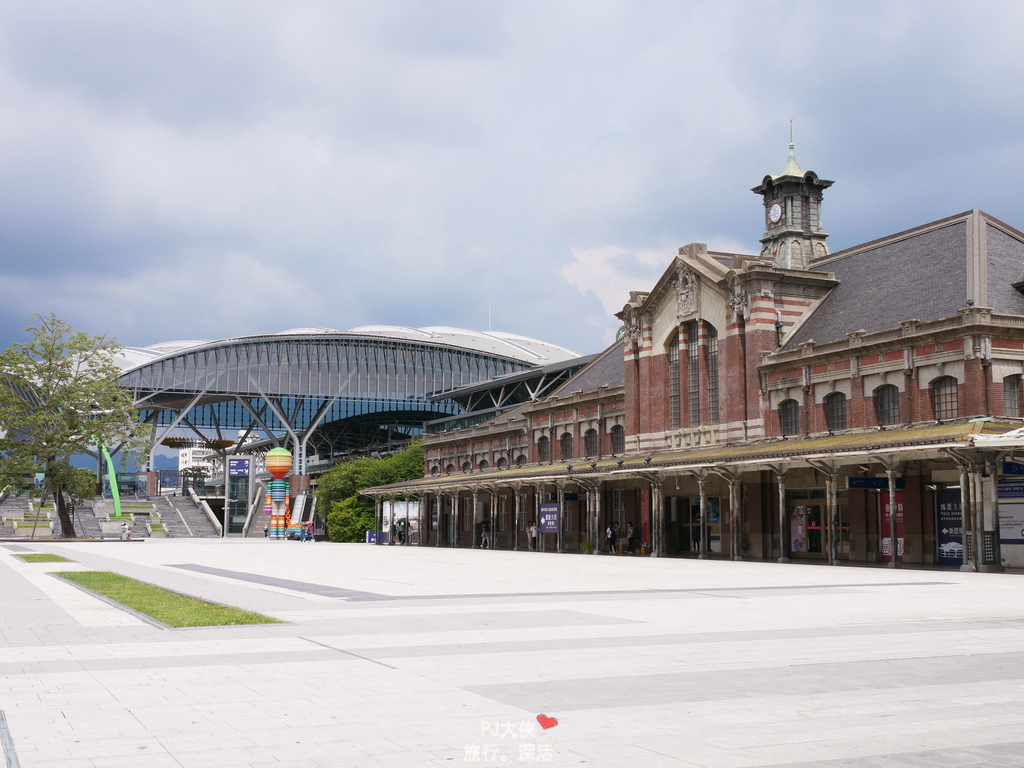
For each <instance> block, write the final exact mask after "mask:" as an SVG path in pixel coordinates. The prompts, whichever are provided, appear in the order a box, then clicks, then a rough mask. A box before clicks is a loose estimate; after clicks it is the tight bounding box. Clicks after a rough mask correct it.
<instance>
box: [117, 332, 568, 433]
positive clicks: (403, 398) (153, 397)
mask: <svg viewBox="0 0 1024 768" xmlns="http://www.w3.org/2000/svg"><path fill="white" fill-rule="evenodd" d="M577 357H579V355H577V354H576V353H575V352H572V351H571V350H568V349H565V348H564V347H560V346H558V345H555V344H548V343H546V342H543V341H539V340H538V339H531V338H528V337H525V336H517V335H515V334H510V333H497V332H488V333H483V332H478V331H468V330H465V329H462V328H447V327H440V326H438V327H428V328H403V327H399V326H391V325H368V326H361V327H359V328H354V329H352V330H351V331H347V332H344V333H342V332H339V331H335V330H333V329H330V328H293V329H291V330H287V331H282V332H280V333H276V334H264V335H258V336H240V337H236V338H230V339H222V340H220V341H201V340H191V341H169V342H164V343H161V344H154V345H152V346H149V347H131V348H127V349H125V350H124V352H123V354H122V356H121V359H120V360H119V364H120V365H121V367H122V371H123V372H122V374H121V376H120V379H119V381H120V385H121V387H122V388H124V389H126V390H128V391H129V392H130V393H131V396H132V401H133V403H134V405H135V407H136V408H138V409H139V411H140V412H141V415H142V418H143V419H145V420H146V421H149V422H150V423H152V424H154V425H157V426H158V427H165V428H166V429H167V430H173V429H176V428H178V429H185V428H187V429H191V430H194V431H198V430H201V429H204V428H212V429H216V430H217V432H218V434H219V433H220V431H221V430H222V429H223V428H225V427H230V428H239V429H246V428H253V427H254V426H255V427H257V428H258V429H259V430H260V431H261V432H265V433H268V434H269V433H280V432H281V431H291V432H293V433H299V434H307V433H309V434H312V432H314V431H316V432H317V433H319V434H321V435H331V437H330V440H329V441H330V442H331V443H332V444H336V445H340V444H342V443H345V442H346V441H348V442H349V443H355V442H358V441H359V440H362V439H363V438H362V437H358V435H363V436H365V435H368V434H380V433H382V432H386V431H387V430H393V429H395V428H396V427H402V428H404V429H406V431H408V429H414V430H418V429H421V428H422V425H423V424H424V423H425V422H427V421H431V420H434V419H437V418H439V417H444V416H449V415H452V414H455V413H458V412H459V409H460V408H459V404H458V403H457V402H456V401H455V400H453V399H451V398H441V399H435V398H434V397H432V395H433V394H434V393H436V392H441V391H446V390H451V389H455V388H458V387H462V386H466V385H468V384H473V383H476V382H481V381H489V380H491V379H494V378H496V377H500V376H505V375H508V374H510V373H515V372H517V371H524V370H531V369H535V368H540V367H543V366H547V365H552V364H555V363H559V362H564V361H567V360H572V359H574V358H577ZM353 435H356V436H355V437H354V436H353ZM324 439H327V438H326V437H325V438H324Z"/></svg>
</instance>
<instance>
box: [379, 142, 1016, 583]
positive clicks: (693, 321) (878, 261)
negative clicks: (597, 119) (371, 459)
mask: <svg viewBox="0 0 1024 768" xmlns="http://www.w3.org/2000/svg"><path fill="white" fill-rule="evenodd" d="M832 183H833V182H831V181H828V180H824V179H821V178H819V177H818V176H817V174H815V173H813V172H811V171H804V170H803V169H802V168H801V167H800V165H799V163H798V162H797V160H796V157H795V153H794V151H793V145H792V144H790V152H789V157H788V159H787V162H786V165H785V167H784V168H783V170H782V172H781V173H779V174H778V175H768V176H765V177H764V178H763V179H762V181H761V182H760V183H759V184H758V185H757V186H756V187H754V188H753V191H754V192H755V193H756V194H757V195H758V196H759V197H760V200H761V203H762V206H763V216H764V228H765V229H764V234H763V236H762V237H761V238H760V242H759V243H758V244H757V245H756V247H755V248H752V253H751V254H735V253H718V252H714V251H710V250H708V248H707V246H706V245H704V244H701V243H693V244H690V245H687V246H684V247H682V248H680V249H679V251H678V255H677V256H676V257H675V258H674V259H673V260H672V262H671V264H669V266H668V268H667V269H666V270H665V272H664V274H663V275H662V276H661V278H660V279H659V280H658V281H657V282H656V283H655V284H654V285H653V286H648V287H647V288H645V289H644V290H635V291H629V292H628V293H627V292H626V291H624V292H623V301H624V306H623V308H622V310H621V312H619V313H618V315H617V317H618V318H619V319H620V320H621V321H622V326H623V331H622V334H621V339H620V340H619V341H617V342H616V343H615V344H614V345H612V346H611V347H610V348H609V349H607V350H605V351H604V352H603V353H602V354H600V355H598V356H597V357H596V358H595V359H593V360H592V361H591V362H589V364H588V365H587V366H586V367H585V368H583V369H582V370H581V371H579V372H578V373H576V374H575V375H574V376H573V377H571V378H570V379H568V380H567V381H565V382H564V383H562V384H560V385H559V386H558V387H557V388H556V389H554V390H552V391H551V392H550V393H549V394H546V395H544V396H543V397H538V398H534V399H532V400H529V401H524V402H522V403H520V404H518V405H516V406H515V407H513V408H509V409H507V410H505V411H503V412H502V413H500V414H498V415H496V416H495V417H494V418H492V419H490V420H488V421H484V422H482V423H477V424H465V425H462V428H460V429H454V430H449V431H445V432H441V433H439V434H430V435H428V436H427V438H426V442H425V451H426V466H425V468H424V469H425V472H424V477H423V478H422V479H419V480H415V481H411V482H406V483H399V484H395V485H391V486H383V487H379V488H374V489H370V490H369V491H367V492H366V493H367V494H368V495H371V496H373V497H375V498H376V499H377V501H378V518H377V520H378V522H377V525H378V537H377V541H378V542H380V541H382V540H383V539H384V538H385V537H384V536H383V535H382V534H386V532H387V529H388V527H389V526H390V525H392V524H393V523H394V520H393V519H392V518H391V516H389V513H388V511H387V510H389V509H393V507H390V506H389V505H388V502H391V501H396V500H399V499H407V500H415V501H417V502H418V504H416V505H410V506H409V507H408V508H410V509H413V510H415V511H414V512H413V513H412V514H413V519H411V520H409V521H402V523H401V524H402V525H404V526H405V530H409V531H411V533H412V535H409V536H404V537H403V538H404V543H405V544H407V545H411V544H418V545H420V546H462V547H478V546H481V544H482V543H484V541H486V543H487V544H488V545H489V546H492V547H498V548H507V549H527V548H529V547H530V546H531V541H530V535H529V534H530V531H531V530H532V529H534V528H536V530H537V531H538V536H537V539H538V541H537V549H540V550H547V551H560V552H563V551H565V552H576V551H579V550H581V549H583V550H584V551H587V550H589V549H590V548H591V547H596V548H597V549H598V550H599V551H601V550H607V548H608V541H607V536H606V533H607V531H608V529H609V528H612V527H613V526H614V527H616V528H617V530H618V531H620V532H622V534H621V535H623V536H625V533H624V532H625V531H626V530H628V528H629V526H630V525H632V526H633V527H634V528H635V531H636V535H635V537H634V540H633V542H632V545H633V551H635V552H637V553H651V554H653V555H683V556H696V557H721V558H733V559H755V560H773V559H777V560H781V561H789V560H801V561H807V562H821V563H840V562H845V563H882V562H889V563H890V565H892V566H896V565H898V564H899V563H900V562H902V563H907V564H944V565H949V566H950V567H962V568H973V569H977V570H998V569H1000V568H1002V567H1003V566H1004V565H1015V566H1024V447H1022V448H1020V449H1019V450H1020V454H1019V455H1015V453H1014V451H1015V450H1018V446H1024V438H1022V436H1021V434H1020V433H1017V432H1015V430H1018V429H1020V428H1021V427H1022V425H1024V422H1022V420H1021V415H1022V411H1021V408H1022V399H1021V377H1022V374H1024V295H1022V291H1024V234H1022V233H1021V232H1020V231H1018V230H1016V229H1014V228H1013V227H1011V226H1009V225H1007V224H1005V223H1003V222H1001V221H999V220H997V219H995V218H993V217H992V216H989V215H988V214H986V213H983V212H981V211H978V210H972V211H967V212H965V213H961V214H957V215H954V216H949V217H947V218H944V219H940V220H938V221H933V222H930V223H927V224H923V225H921V226H917V227H914V228H913V229H909V230H906V231H903V232H899V233H896V234H893V235H889V236H886V237H883V238H880V239H877V240H874V241H871V242H868V243H865V244H863V245H858V246H855V247H853V248H848V249H846V250H843V251H841V252H838V253H830V251H829V248H828V243H827V238H828V233H827V232H826V231H825V229H824V226H823V222H822V215H821V213H822V200H823V197H824V193H825V191H826V190H827V189H828V188H829V187H830V186H831V185H832ZM485 533H486V536H485V535H484V534H485ZM894 533H895V535H894ZM894 539H895V541H896V543H895V546H894V543H893V540H894ZM618 544H619V542H615V548H616V549H620V547H619V546H618Z"/></svg>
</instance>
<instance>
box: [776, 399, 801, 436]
mask: <svg viewBox="0 0 1024 768" xmlns="http://www.w3.org/2000/svg"><path fill="white" fill-rule="evenodd" d="M779 426H780V427H782V434H784V435H796V434H799V433H800V407H799V406H798V405H797V402H796V400H786V401H785V402H783V403H780V404H779Z"/></svg>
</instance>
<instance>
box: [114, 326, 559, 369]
mask: <svg viewBox="0 0 1024 768" xmlns="http://www.w3.org/2000/svg"><path fill="white" fill-rule="evenodd" d="M275 337H276V338H282V339H283V338H285V337H287V338H302V339H307V340H316V339H317V338H320V337H324V338H325V339H326V338H338V337H351V338H367V337H371V338H381V339H394V340H399V341H412V342H421V343H425V344H432V345H434V344H439V345H443V346H450V347H459V348H461V349H466V350H472V351H474V352H483V353H484V354H490V355H497V356H500V357H507V358H511V359H513V360H520V361H522V362H524V363H528V364H531V365H547V364H550V363H558V362H562V361H565V360H571V359H572V358H574V357H579V354H578V353H576V352H573V351H572V350H571V349H566V348H565V347H562V346H559V345H557V344H551V343H548V342H546V341H541V340H539V339H532V338H530V337H528V336H519V335H517V334H513V333H502V332H500V331H470V330H466V329H465V328H451V327H447V326H429V327H426V328H409V327H406V326H399V325H361V326H359V327H357V328H353V329H351V330H349V331H339V330H336V329H334V328H292V329H289V330H287V331H280V332H278V333H275V334H266V335H259V336H237V337H233V338H226V339H220V340H218V341H211V340H209V339H192V340H181V341H164V342H160V343H158V344H151V345H149V346H148V347H126V348H125V349H124V353H123V354H122V356H121V358H120V359H119V360H118V361H117V362H118V364H119V365H120V366H121V368H122V370H124V371H130V370H133V369H135V368H138V367H141V366H143V365H146V364H147V363H151V362H153V361H155V360H158V359H160V358H163V357H169V356H172V355H175V354H178V353H180V352H183V351H185V350H190V349H199V348H209V347H220V346H227V345H230V344H233V343H238V342H251V341H255V340H274V339H275Z"/></svg>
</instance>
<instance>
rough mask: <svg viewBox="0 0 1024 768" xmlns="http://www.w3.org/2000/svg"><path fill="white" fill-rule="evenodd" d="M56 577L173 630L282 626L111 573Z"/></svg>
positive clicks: (246, 612) (99, 572)
mask: <svg viewBox="0 0 1024 768" xmlns="http://www.w3.org/2000/svg"><path fill="white" fill-rule="evenodd" d="M57 575H58V576H59V577H60V578H62V579H67V580H68V581H73V582H75V583H76V584H79V585H80V586H83V587H85V588H86V589H91V590H92V591H93V592H96V593H98V594H101V595H103V596H104V597H109V598H110V599H111V600H114V601H115V602H118V603H121V605H125V606H127V607H129V608H131V609H132V610H135V611H138V612H139V613H144V614H146V615H147V616H151V617H152V618H154V619H156V620H157V621H159V622H161V623H163V624H167V625H168V626H171V627H218V626H225V625H231V624H280V623H281V622H280V621H278V620H277V619H273V618H271V617H270V616H264V615H263V614H260V613H253V612H252V611H243V610H240V609H238V608H231V607H230V606H226V605H217V604H215V603H208V602H206V601H205V600H199V599H198V598H195V597H187V596H185V595H179V594H176V593H174V592H168V591H167V590H166V589H161V588H160V587H154V586H153V585H152V584H143V583H142V582H141V581H136V580H135V579H129V578H128V577H127V576H121V575H119V574H117V573H111V572H109V571H65V572H64V573H60V574H57Z"/></svg>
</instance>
